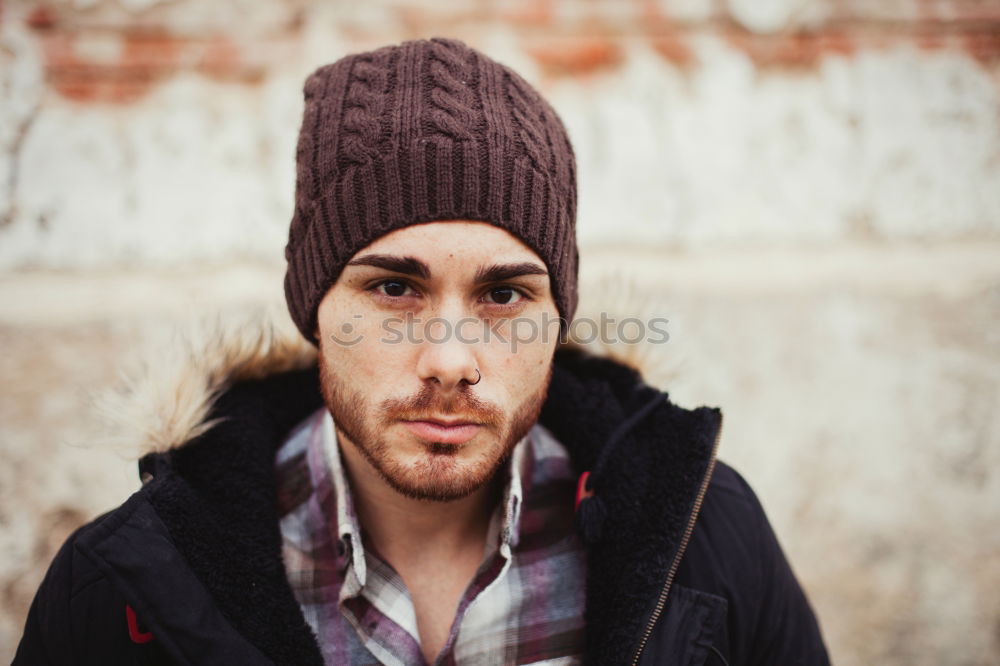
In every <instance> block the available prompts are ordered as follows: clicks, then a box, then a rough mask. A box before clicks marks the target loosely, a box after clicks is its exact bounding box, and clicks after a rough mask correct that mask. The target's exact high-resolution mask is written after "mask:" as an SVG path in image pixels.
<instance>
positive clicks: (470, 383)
mask: <svg viewBox="0 0 1000 666" xmlns="http://www.w3.org/2000/svg"><path fill="white" fill-rule="evenodd" d="M482 379H483V373H481V372H479V368H476V381H474V382H469V386H475V385H476V384H478V383H479V382H480V381H482Z"/></svg>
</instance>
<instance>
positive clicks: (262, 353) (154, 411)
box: [95, 275, 670, 459]
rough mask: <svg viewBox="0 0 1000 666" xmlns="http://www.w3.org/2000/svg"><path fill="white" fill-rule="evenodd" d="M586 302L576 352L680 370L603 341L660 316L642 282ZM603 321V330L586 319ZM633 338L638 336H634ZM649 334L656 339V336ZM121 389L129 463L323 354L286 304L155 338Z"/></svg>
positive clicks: (108, 396)
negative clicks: (627, 321)
mask: <svg viewBox="0 0 1000 666" xmlns="http://www.w3.org/2000/svg"><path fill="white" fill-rule="evenodd" d="M580 293H581V296H582V298H581V303H580V308H579V309H578V311H577V316H576V319H575V320H574V324H573V325H572V326H571V328H570V333H571V338H570V340H569V341H568V342H566V343H564V344H566V345H567V346H570V347H575V348H579V349H582V350H584V351H585V352H587V353H588V354H591V355H594V356H600V357H605V358H609V359H611V360H614V361H617V362H619V363H621V364H623V365H626V366H628V367H631V368H633V369H635V370H640V371H641V372H642V373H643V374H645V375H646V377H647V378H648V379H650V380H652V381H654V382H656V383H662V382H663V381H664V379H665V378H666V377H667V376H668V375H669V374H670V371H669V365H668V364H669V362H670V356H669V355H668V354H666V353H665V352H666V349H665V348H664V346H663V345H662V344H650V343H649V342H647V341H645V340H644V341H641V342H637V343H628V342H625V341H623V340H620V339H617V337H616V335H614V334H613V335H610V336H608V337H607V338H602V337H601V336H600V335H596V334H595V331H597V330H598V329H597V328H596V327H598V326H600V323H601V322H602V321H608V320H613V321H615V322H620V321H622V320H623V319H624V318H626V317H635V318H638V319H640V320H642V321H643V322H648V321H649V320H650V318H651V317H655V316H660V315H658V314H657V311H656V308H655V307H654V304H653V302H652V300H651V299H650V298H648V297H647V296H646V295H645V294H644V293H643V292H642V290H641V289H640V287H639V286H638V285H636V284H635V283H634V282H630V281H628V280H626V279H624V278H622V277H621V276H616V275H611V276H603V277H600V278H596V279H592V280H588V281H586V283H584V284H581V289H580ZM588 319H589V320H590V321H592V322H595V325H594V326H591V325H590V324H586V323H583V322H584V320H588ZM630 335H631V336H633V337H634V332H633V331H632V330H630V331H629V332H628V333H627V334H626V336H630ZM647 337H648V336H647ZM135 357H136V358H134V359H131V363H132V369H131V370H130V371H127V372H124V373H123V374H122V378H121V382H120V385H119V386H118V387H117V388H116V389H114V390H112V391H110V392H108V393H105V394H104V395H101V396H99V397H98V398H97V399H96V401H95V402H96V408H97V411H98V412H99V413H100V414H101V415H102V417H103V420H104V421H105V423H106V426H107V432H106V435H105V442H104V443H105V445H107V446H110V447H111V448H112V449H113V450H115V451H117V452H119V453H120V454H121V455H123V456H126V457H128V458H136V459H138V458H141V457H142V456H144V455H145V454H147V453H154V452H164V451H167V450H170V449H173V448H177V447H179V446H181V445H183V444H184V443H186V442H188V441H190V440H192V439H194V438H195V437H198V436H199V435H201V434H203V433H204V432H205V431H207V430H208V429H209V428H211V427H212V426H213V425H215V422H214V421H211V420H209V419H208V415H209V412H210V410H211V408H212V405H213V404H214V402H215V400H216V399H217V398H218V397H219V395H220V394H221V393H223V392H224V391H225V390H226V389H227V388H229V387H230V386H232V385H233V384H234V383H237V382H239V381H243V380H248V379H261V378H263V377H266V376H268V375H271V374H275V373H279V372H283V371H287V370H296V369H303V368H306V367H309V366H311V365H312V364H314V363H315V361H316V348H315V347H314V346H313V345H312V344H311V343H310V342H308V341H307V340H305V339H304V338H303V337H302V335H301V334H300V333H299V331H298V330H297V329H296V328H295V326H294V325H293V324H292V322H291V320H290V319H289V317H288V313H287V311H286V310H285V309H284V307H283V305H282V306H281V307H280V308H279V307H278V306H275V307H273V308H261V309H257V310H254V311H252V312H249V313H245V314H243V315H240V316H234V317H230V316H227V317H225V318H223V317H222V316H218V317H215V318H213V319H211V320H207V321H200V322H198V323H197V324H195V325H193V326H190V327H188V328H186V329H182V330H179V331H175V332H174V333H173V335H172V336H170V339H169V340H168V341H166V342H161V343H157V342H156V341H153V340H149V341H146V342H145V343H144V344H142V345H140V348H139V349H138V350H136V352H135Z"/></svg>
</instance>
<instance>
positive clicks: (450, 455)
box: [319, 352, 552, 502]
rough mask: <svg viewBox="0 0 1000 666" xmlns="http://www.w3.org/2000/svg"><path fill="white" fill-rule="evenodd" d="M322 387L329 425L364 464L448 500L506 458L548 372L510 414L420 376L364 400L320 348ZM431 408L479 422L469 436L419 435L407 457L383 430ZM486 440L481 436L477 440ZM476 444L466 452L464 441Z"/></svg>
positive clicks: (531, 419)
mask: <svg viewBox="0 0 1000 666" xmlns="http://www.w3.org/2000/svg"><path fill="white" fill-rule="evenodd" d="M319 376H320V391H321V392H322V394H323V400H324V401H325V402H326V407H327V409H328V410H330V414H331V415H332V416H333V422H334V425H335V426H336V428H337V431H338V434H339V435H340V436H341V437H342V438H346V439H347V440H349V442H350V444H353V445H354V446H355V447H356V448H357V449H358V450H359V451H360V452H361V454H362V455H363V456H364V458H365V460H367V461H368V464H370V465H371V466H372V468H374V469H375V471H376V472H377V473H378V474H379V476H380V477H381V478H382V479H383V480H384V481H385V482H386V483H387V484H388V485H389V486H390V487H391V488H393V489H394V490H395V491H396V492H398V493H400V494H402V495H404V496H406V497H409V498H411V499H417V500H428V501H436V502H449V501H454V500H458V499H461V498H463V497H467V496H468V495H470V494H472V493H473V492H475V491H476V490H478V489H480V488H482V487H483V486H485V485H486V484H488V483H489V482H490V481H491V480H493V478H494V477H495V476H496V474H497V472H498V471H499V470H500V468H501V467H503V466H504V464H505V463H506V462H507V460H508V459H509V458H510V454H511V452H512V451H513V449H514V447H515V446H516V445H517V443H518V442H519V441H521V439H523V438H524V436H525V435H526V434H527V433H528V431H529V430H530V429H531V427H532V426H533V425H534V424H535V423H536V422H537V421H538V416H539V414H540V413H541V410H542V404H543V403H544V402H545V398H546V396H547V394H548V388H549V382H550V381H551V379H552V368H551V366H550V367H549V370H548V372H547V373H546V376H545V380H544V381H543V382H542V384H541V386H540V387H539V389H538V390H537V391H536V392H535V393H534V394H532V395H529V396H528V397H527V398H526V399H525V400H523V401H522V402H521V403H520V404H519V405H517V407H516V408H515V409H514V410H513V411H512V413H511V414H510V415H509V416H508V415H506V414H505V413H504V411H503V410H502V409H501V408H500V407H498V406H496V405H494V404H492V403H490V402H488V401H485V400H482V399H481V398H478V397H477V396H476V395H475V394H474V387H473V386H471V385H464V386H462V387H461V388H460V389H459V390H458V391H457V392H453V393H451V394H450V395H448V396H447V397H446V396H444V395H442V394H441V393H440V392H439V391H438V390H437V389H436V388H435V386H434V385H432V384H430V383H425V384H424V385H423V387H422V388H421V389H420V391H418V392H417V393H416V394H415V395H413V396H411V397H408V398H403V399H398V398H390V399H386V400H383V401H382V402H381V403H379V404H378V405H377V406H373V405H371V404H369V403H368V402H367V401H366V400H365V398H364V396H363V395H362V393H361V392H360V391H350V390H348V389H347V388H346V386H345V384H344V382H343V381H342V380H341V378H340V377H338V376H337V374H336V373H335V372H334V371H333V369H332V368H331V367H329V364H328V363H327V361H326V359H325V357H324V355H323V353H322V352H321V353H320V354H319ZM429 414H438V415H447V416H458V417H461V418H463V419H467V420H469V421H472V422H475V423H479V424H480V425H481V431H480V432H479V433H477V435H476V437H475V438H473V439H472V440H470V442H468V443H466V444H446V443H443V442H423V441H421V443H420V446H421V447H422V449H423V450H422V451H421V452H420V455H419V456H418V458H417V460H416V461H415V462H412V463H409V464H407V463H404V462H403V461H401V460H399V457H398V452H397V451H394V450H393V446H392V443H391V442H390V441H389V437H388V434H387V430H388V429H389V428H390V427H391V426H393V425H398V424H399V423H400V422H401V421H403V420H419V419H421V418H426V416H427V415H429ZM480 440H485V441H480ZM473 446H474V447H475V449H476V450H475V451H474V452H473V453H472V454H471V455H469V452H468V451H467V450H463V449H466V448H467V447H469V448H471V447H473Z"/></svg>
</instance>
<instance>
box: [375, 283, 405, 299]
mask: <svg viewBox="0 0 1000 666" xmlns="http://www.w3.org/2000/svg"><path fill="white" fill-rule="evenodd" d="M409 288H410V285H408V284H406V283H405V282H403V281H402V280H385V281H384V282H379V283H378V284H377V285H375V289H376V290H378V291H379V292H380V293H382V294H384V295H385V296H390V297H393V298H398V297H400V296H405V295H406V292H407V290H408V289H409Z"/></svg>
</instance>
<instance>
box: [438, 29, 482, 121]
mask: <svg viewBox="0 0 1000 666" xmlns="http://www.w3.org/2000/svg"><path fill="white" fill-rule="evenodd" d="M463 50H464V51H467V50H468V49H465V48H464V47H463V46H462V45H461V43H460V42H455V41H452V40H443V39H435V40H432V41H431V42H430V45H429V49H428V52H429V55H430V73H431V80H432V81H433V82H434V87H433V88H431V89H430V98H431V103H432V105H433V106H432V108H431V110H430V114H429V115H430V119H431V122H432V123H433V124H434V127H435V128H436V129H437V130H438V131H440V132H441V133H443V134H447V135H448V136H451V137H454V138H456V139H463V140H468V139H471V138H472V129H473V128H474V127H475V125H476V109H475V103H476V98H475V95H474V94H473V92H472V88H471V83H472V76H473V67H472V63H471V62H470V59H469V57H468V55H467V54H466V53H462V51H463Z"/></svg>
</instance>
